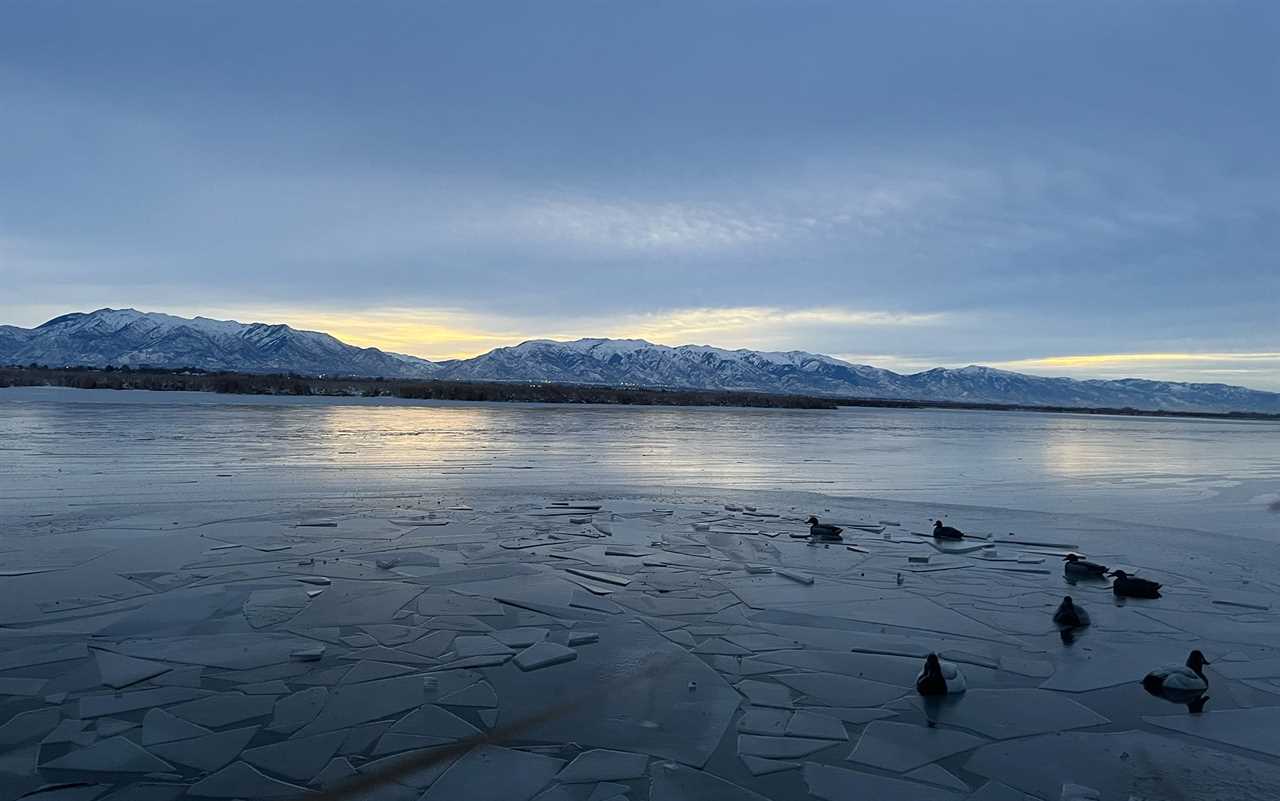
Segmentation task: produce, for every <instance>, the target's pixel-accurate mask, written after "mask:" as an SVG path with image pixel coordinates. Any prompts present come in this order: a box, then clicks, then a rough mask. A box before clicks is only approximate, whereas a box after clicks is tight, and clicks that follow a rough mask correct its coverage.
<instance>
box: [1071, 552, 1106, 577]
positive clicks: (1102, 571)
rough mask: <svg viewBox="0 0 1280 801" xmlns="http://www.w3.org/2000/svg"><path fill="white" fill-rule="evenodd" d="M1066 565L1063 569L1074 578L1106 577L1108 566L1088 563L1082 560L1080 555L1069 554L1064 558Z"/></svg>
mask: <svg viewBox="0 0 1280 801" xmlns="http://www.w3.org/2000/svg"><path fill="white" fill-rule="evenodd" d="M1063 559H1065V560H1066V564H1064V565H1063V566H1062V569H1063V570H1064V571H1065V572H1067V573H1069V574H1071V575H1073V576H1105V575H1106V574H1107V566H1106V565H1100V564H1098V563H1097V562H1088V561H1085V560H1084V559H1081V558H1080V554H1075V553H1069V554H1067V555H1066V556H1064V557H1063Z"/></svg>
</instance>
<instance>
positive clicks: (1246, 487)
mask: <svg viewBox="0 0 1280 801" xmlns="http://www.w3.org/2000/svg"><path fill="white" fill-rule="evenodd" d="M285 467H287V468H288V470H283V469H282V468H285ZM264 471H267V472H270V473H272V475H273V478H272V482H271V483H270V484H269V485H268V484H266V483H264V482H263V481H261V480H259V479H261V478H262V476H263V473H264ZM220 473H221V474H230V475H229V476H227V475H224V476H223V477H222V478H216V475H217V474H220ZM85 476H92V477H93V478H94V480H93V481H92V482H91V483H90V484H89V485H87V486H86V485H81V484H80V480H81V479H83V478H84V477H85ZM0 477H3V479H4V480H5V481H6V482H7V483H8V485H9V486H8V489H9V490H10V492H11V493H12V494H10V495H8V497H9V500H11V501H12V500H17V499H23V498H25V499H29V500H30V501H31V502H32V503H33V504H35V505H37V506H38V505H41V504H45V503H50V502H52V501H53V499H55V498H59V497H66V496H67V493H68V492H71V493H72V494H76V493H79V492H81V491H88V492H91V493H98V495H97V496H96V497H106V496H112V497H121V498H135V497H140V496H141V497H162V496H163V497H175V496H177V497H192V498H209V497H217V496H218V495H221V494H226V493H231V494H234V495H237V496H239V495H248V496H254V494H255V493H259V492H261V491H263V489H264V488H265V487H268V486H270V488H271V491H273V492H274V491H279V487H278V482H284V483H285V484H287V485H288V486H289V487H290V490H289V491H290V493H291V494H292V495H296V496H299V497H301V496H305V495H306V494H307V493H310V492H319V493H327V492H330V491H332V490H333V489H335V488H342V487H348V488H350V489H353V490H357V491H364V492H369V491H382V490H394V489H395V488H396V487H401V486H404V485H405V484H406V483H408V484H411V485H412V486H414V487H420V486H424V485H435V486H440V487H450V486H453V487H479V486H493V485H521V486H532V487H548V486H550V487H557V486H583V485H590V486H595V487H610V486H612V487H618V486H623V487H673V488H674V487H689V488H706V487H722V488H737V489H770V490H784V489H791V490H809V491H814V492H821V493H825V494H830V495H839V496H854V497H868V498H886V499H895V500H903V501H914V502H921V503H938V504H959V505H973V506H986V507H997V508H1012V509H1025V510H1036V511H1045V512H1070V513H1074V514H1086V515H1096V516H1101V517H1106V518H1111V519H1116V520H1122V521H1128V522H1140V523H1146V524H1152V525H1159V526H1166V527H1173V528H1190V529H1198V530H1204V531H1214V532H1219V533H1223V534H1229V535H1236V536H1246V537H1253V538H1258V539H1265V540H1269V541H1272V542H1275V541H1278V540H1280V515H1275V514H1268V513H1267V511H1266V503H1267V499H1268V498H1274V497H1275V493H1277V492H1280V423H1272V422H1256V421H1222V420H1190V419H1166V418H1150V417H1100V416H1090V415H1069V414H1010V413H992V412H970V411H925V410H890V409H842V410H839V411H816V410H815V411H795V410H771V409H708V408H652V407H648V408H646V407H600V406H590V407H583V406H562V405H523V404H490V403H485V404H448V405H447V404H420V403H419V404H414V403H411V402H394V401H392V402H387V401H361V400H356V399H352V400H332V399H320V398H313V399H305V398H303V399H296V398H265V399H264V398H253V397H245V396H216V395H200V394H193V393H145V392H116V391H110V390H88V391H86V390H59V389H9V390H0ZM189 482H197V483H196V484H191V483H189ZM72 483H74V484H76V486H77V488H76V489H74V490H73V489H72V488H71V487H72ZM228 484H230V485H232V486H228Z"/></svg>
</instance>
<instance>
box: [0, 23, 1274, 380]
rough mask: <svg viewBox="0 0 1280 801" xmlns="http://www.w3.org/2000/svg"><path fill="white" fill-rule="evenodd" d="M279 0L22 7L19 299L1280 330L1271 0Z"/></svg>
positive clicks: (880, 341) (13, 305)
mask: <svg viewBox="0 0 1280 801" xmlns="http://www.w3.org/2000/svg"><path fill="white" fill-rule="evenodd" d="M248 9H249V7H248V6H236V5H234V4H218V5H208V6H195V7H187V8H184V9H182V10H181V12H179V11H178V10H176V9H173V8H171V7H170V6H168V5H167V4H163V3H142V2H136V3H106V4H94V5H93V6H91V7H87V8H77V9H75V10H74V15H75V18H76V20H77V24H76V25H70V24H68V23H69V20H70V15H72V14H73V11H72V10H71V9H70V8H69V7H64V6H60V5H57V4H35V3H31V4H10V5H7V6H6V7H5V8H4V10H3V11H0V16H2V17H3V19H2V20H0V21H2V22H3V24H0V105H2V106H3V108H4V109H5V115H6V120H7V121H8V122H9V123H10V124H6V125H5V126H3V127H0V174H3V175H4V176H5V180H4V181H3V182H0V288H3V289H4V290H6V291H5V293H4V295H5V297H4V299H3V300H0V312H3V314H4V315H5V318H6V321H13V322H24V323H32V322H37V321H38V320H37V319H36V317H37V316H38V315H40V314H43V313H44V312H45V311H46V310H48V309H50V308H56V307H59V306H66V307H84V306H99V305H108V304H112V305H136V306H146V307H152V308H172V309H189V310H194V311H198V310H200V309H202V308H210V309H213V308H217V309H230V310H235V309H236V308H241V309H251V308H255V307H263V306H271V307H274V308H279V309H283V310H293V311H294V312H296V313H297V314H300V315H301V314H303V312H306V313H308V314H312V316H314V315H316V314H335V313H337V312H339V311H344V312H350V311H353V310H355V311H359V310H363V311H364V312H366V313H369V314H374V313H376V312H377V310H378V309H383V308H388V307H395V308H396V309H404V308H416V309H420V310H421V311H422V314H423V315H424V316H430V314H432V313H433V311H439V310H459V309H461V310H465V311H466V312H467V313H468V314H471V315H473V316H475V317H476V318H477V319H479V318H485V317H486V316H487V318H488V319H489V321H490V322H489V323H488V324H487V325H489V330H502V331H511V330H520V331H525V330H527V331H529V332H530V333H533V332H535V331H536V332H544V331H547V330H565V331H568V330H580V328H581V324H587V323H590V324H596V323H597V321H600V320H607V319H626V320H639V319H642V318H643V316H644V315H668V316H669V315H673V314H674V315H677V316H678V315H679V314H682V313H685V312H686V311H687V310H690V309H716V308H721V309H741V308H769V309H777V310H781V311H782V312H786V314H783V316H782V317H775V318H770V319H769V321H768V322H767V323H765V324H762V325H761V326H760V330H753V331H752V332H751V333H750V336H749V337H748V335H747V334H746V333H744V332H733V333H732V334H731V335H732V336H734V337H736V338H741V339H748V338H749V339H750V343H745V342H740V341H736V340H735V341H717V342H714V343H713V344H721V345H729V346H734V345H739V344H753V345H761V346H770V343H772V346H776V347H802V348H806V349H810V350H819V351H825V352H834V353H843V354H869V355H879V356H884V357H888V358H892V359H896V360H899V361H901V362H902V363H904V364H905V363H921V364H923V363H927V362H930V361H932V362H936V363H948V364H950V363H967V362H997V361H999V362H1014V361H1018V360H1027V359H1039V358H1042V357H1046V356H1056V355H1074V354H1091V353H1160V352H1176V353H1194V352H1199V351H1210V352H1232V351H1239V352H1274V351H1276V350H1280V342H1277V330H1276V329H1277V327H1276V325H1275V320H1276V319H1277V317H1280V302H1278V301H1277V300H1276V298H1277V297H1280V269H1278V267H1280V265H1277V264H1276V263H1275V256H1274V254H1275V253H1277V252H1280V247H1277V246H1280V234H1278V233H1277V231H1280V227H1278V226H1277V223H1280V219H1278V218H1280V212H1278V209H1280V202H1278V201H1280V189H1277V187H1280V181H1277V179H1278V178H1280V163H1278V159H1277V156H1276V152H1275V149H1274V146H1273V144H1272V142H1273V140H1274V137H1275V134H1276V133H1277V132H1278V129H1280V125H1277V123H1278V122H1280V104H1277V103H1275V102H1267V101H1268V98H1271V99H1272V101H1274V98H1275V96H1276V89H1277V76H1276V66H1275V61H1274V55H1272V54H1271V43H1272V42H1273V41H1274V35H1275V34H1276V33H1277V32H1280V24H1278V17H1277V11H1276V9H1275V8H1274V7H1273V6H1272V5H1271V4H1267V3H1262V2H1258V3H1236V4H1224V5H1216V4H1215V5H1213V6H1209V5H1204V6H1199V5H1194V4H1183V5H1168V4H1160V5H1159V7H1158V8H1157V7H1155V6H1148V5H1147V4H1144V3H1133V4H1123V5H1118V4H1113V3H1084V4H1072V5H1071V6H1070V7H1069V8H1066V7H1061V8H1060V7H1059V6H1057V5H1053V4H1034V3H1033V4H1019V5H1016V6H995V5H990V6H981V7H973V6H965V7H961V6H954V7H951V6H944V5H938V6H930V7H929V8H928V13H925V12H924V11H922V10H921V9H919V8H916V9H905V8H899V7H898V5H897V4H884V5H883V6H881V7H879V8H875V7H871V6H870V5H868V4H841V3H817V2H814V3H786V4H783V3H764V2H756V3H746V4H736V5H735V6H734V7H733V8H732V9H730V8H729V7H728V6H724V5H720V4H708V5H703V4H698V3H680V4H670V5H667V4H656V5H646V6H645V7H643V8H619V7H616V6H614V7H609V8H606V7H604V6H600V5H598V4H593V3H584V4H569V5H559V6H556V7H555V8H554V9H547V8H539V9H537V10H535V9H533V8H531V7H522V6H515V5H513V6H510V7H506V8H505V9H504V13H501V14H498V13H493V12H492V9H490V10H488V11H482V10H481V9H478V8H473V7H470V6H467V5H463V4H458V5H452V6H450V5H447V4H433V5H430V6H422V5H419V4H409V3H404V4H401V3H379V4H373V5H371V6H368V7H362V8H361V9H359V10H357V9H355V8H354V7H350V6H346V5H343V4H328V3H307V4H305V5H301V4H299V5H292V4H288V3H284V4H272V5H271V6H270V7H257V6H254V7H253V15H252V16H253V18H252V24H247V21H246V19H245V15H246V14H247V13H248ZM809 307H821V308H829V309H844V310H848V311H850V312H851V313H884V314H898V315H903V314H907V315H910V314H914V315H943V317H942V318H941V319H944V320H945V321H946V322H945V324H944V325H942V326H933V325H931V326H909V327H893V326H866V325H840V324H838V323H829V322H826V323H822V324H806V323H805V322H804V321H803V319H802V318H798V317H796V316H795V315H794V313H795V312H798V311H802V310H804V309H806V308H809ZM788 314H789V315H790V316H788ZM575 321H576V322H575ZM615 333H616V332H615ZM725 335H726V336H729V335H730V333H729V332H726V333H725ZM1157 366H1159V365H1157ZM1165 366H1166V367H1167V368H1170V369H1173V368H1174V367H1175V365H1173V364H1171V363H1166V364H1165ZM1097 369H1102V368H1101V367H1098V368H1097ZM1108 369H1109V368H1108ZM1135 369H1138V368H1137V367H1135ZM1177 369H1179V370H1181V369H1183V368H1177ZM1235 369H1237V366H1235V365H1210V364H1199V365H1197V364H1194V363H1193V364H1190V365H1188V366H1187V367H1186V368H1185V370H1186V371H1187V373H1186V375H1191V376H1194V375H1197V374H1203V377H1207V378H1208V377H1211V372H1210V371H1212V370H1235ZM1242 369H1246V370H1250V371H1253V373H1245V374H1236V373H1232V374H1230V375H1234V376H1236V377H1235V378H1230V379H1229V380H1232V381H1236V380H1238V381H1239V382H1241V383H1253V384H1259V383H1260V382H1262V383H1268V382H1277V383H1280V374H1277V372H1276V370H1275V369H1274V368H1273V367H1271V366H1263V367H1258V366H1257V365H1255V364H1252V363H1249V364H1246V365H1245V367H1244V368H1242ZM1197 371H1199V372H1198V373H1197ZM1255 374H1256V375H1255ZM1186 375H1180V376H1179V377H1186ZM1222 375H1226V374H1220V375H1219V376H1218V379H1214V380H1221V378H1222ZM1255 378H1256V380H1254V379H1255Z"/></svg>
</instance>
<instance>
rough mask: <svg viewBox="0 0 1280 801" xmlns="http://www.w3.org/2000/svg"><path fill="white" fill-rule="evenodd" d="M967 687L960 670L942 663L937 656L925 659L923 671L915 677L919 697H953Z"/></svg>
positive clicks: (947, 663) (950, 664) (933, 655)
mask: <svg viewBox="0 0 1280 801" xmlns="http://www.w3.org/2000/svg"><path fill="white" fill-rule="evenodd" d="M967 687H968V685H966V684H965V680H964V674H963V673H961V672H960V668H958V667H956V666H955V665H953V664H952V663H950V662H943V661H942V660H941V659H939V658H938V655H937V654H929V656H928V657H926V658H925V660H924V669H923V670H921V671H920V675H918V676H916V692H918V693H920V694H921V695H955V694H956V693H962V692H964V691H965V690H966V689H967Z"/></svg>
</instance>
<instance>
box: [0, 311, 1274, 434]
mask: <svg viewBox="0 0 1280 801" xmlns="http://www.w3.org/2000/svg"><path fill="white" fill-rule="evenodd" d="M32 363H36V364H42V365H49V366H56V367H68V366H97V367H101V366H106V365H117V366H121V365H126V364H127V365H132V366H142V365H147V366H152V367H164V368H199V369H203V370H214V371H216V370H232V371H239V372H250V373H297V374H305V375H343V376H362V377H385V378H434V379H444V380H470V381H520V382H557V383H571V384H600V385H609V386H643V387H665V388H680V389H719V390H740V391H754V392H772V393H791V394H802V395H820V396H828V397H857V398H884V399H907V400H930V401H959V402H968V403H1008V404H1021V405H1039V406H1076V407H1094V408H1098V407H1104V408H1133V409H1144V410H1163V411H1209V412H1269V413H1280V393H1274V392H1262V391H1259V390H1252V389H1247V388H1244V387H1237V386H1229V385H1227V384H1190V383H1183V382H1175V381H1150V380H1145V379H1136V378H1126V379H1118V380H1100V379H1095V380H1084V381H1082V380H1076V379H1071V378H1046V377H1041V376H1031V375H1024V374H1022V373H1014V372H1008V371H1005V370H996V369H993V368H990V367H978V366H970V367H964V368H960V369H944V368H937V369H933V370H926V371H924V372H920V373H912V374H902V373H895V372H893V371H891V370H883V369H880V368H877V367H871V366H868V365H858V364H851V363H849V362H845V361H842V360H840V359H835V358H832V357H830V356H822V355H818V354H813V353H805V352H803V351H786V352H768V351H754V350H724V349H721V348H713V347H708V346H705V345H681V346H679V347H668V346H666V345H655V344H652V343H650V342H646V341H644V340H639V339H579V340H576V341H572V342H557V341H552V340H531V341H529V342H524V343H521V344H519V345H515V346H512V347H504V348H496V349H494V350H492V351H489V352H488V353H484V354H481V355H479V356H476V357H474V358H470V359H453V360H449V361H440V362H432V361H428V360H426V359H420V358H417V357H414V356H406V355H403V354H398V353H390V352H386V351H382V350H379V349H377V348H359V347H355V346H352V345H348V344H346V343H344V342H341V341H339V340H338V339H336V338H334V337H332V336H330V335H328V334H324V333H320V332H316V331H299V330H297V329H294V328H291V327H289V326H287V325H268V324H265V323H250V324H244V323H238V322H234V321H227V320H211V319H208V318H205V317H196V318H194V319H188V318H183V317H175V316H172V315H168V314H159V313H154V312H140V311H137V310H134V309H99V310H98V311H94V312H88V313H80V312H77V313H73V314H66V315H63V316H61V317H56V318H54V319H52V320H50V321H49V322H47V323H44V324H43V325H40V326H37V327H36V328H30V329H28V328H18V327H16V326H0V364H15V365H16V364H32Z"/></svg>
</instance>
